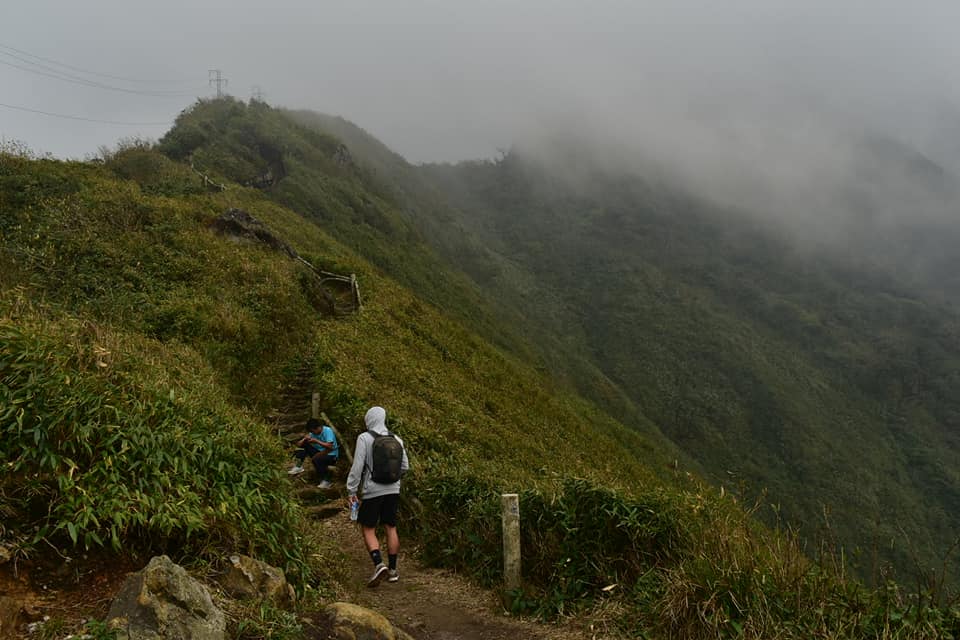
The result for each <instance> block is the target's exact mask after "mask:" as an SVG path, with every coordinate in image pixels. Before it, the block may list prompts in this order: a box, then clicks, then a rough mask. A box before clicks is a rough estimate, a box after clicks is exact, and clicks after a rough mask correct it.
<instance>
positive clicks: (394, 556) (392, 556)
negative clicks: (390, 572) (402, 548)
mask: <svg viewBox="0 0 960 640" xmlns="http://www.w3.org/2000/svg"><path fill="white" fill-rule="evenodd" d="M387 557H388V558H389V559H390V568H391V569H396V568H397V554H395V553H390V554H387Z"/></svg>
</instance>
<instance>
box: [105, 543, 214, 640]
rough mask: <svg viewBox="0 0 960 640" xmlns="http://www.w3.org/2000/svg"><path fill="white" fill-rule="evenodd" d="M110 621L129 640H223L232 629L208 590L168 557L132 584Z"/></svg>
mask: <svg viewBox="0 0 960 640" xmlns="http://www.w3.org/2000/svg"><path fill="white" fill-rule="evenodd" d="M109 618H110V619H111V624H112V626H115V627H116V628H117V629H119V630H120V632H121V633H120V636H121V637H124V636H125V637H126V638H127V639H128V640H161V639H162V640H224V638H225V634H226V626H227V623H226V617H225V616H224V614H223V612H222V611H220V609H218V608H217V607H216V606H215V605H214V604H213V600H212V599H211V598H210V593H209V592H208V591H207V588H206V587H204V586H203V585H202V584H201V583H200V582H198V581H197V580H194V579H193V578H191V577H190V575H189V574H188V573H187V571H186V570H185V569H184V568H183V567H181V566H179V565H177V564H174V563H173V562H172V561H171V560H170V558H168V557H167V556H157V557H155V558H153V559H152V560H150V563H149V564H148V565H147V566H146V567H145V568H144V569H143V570H142V571H138V572H137V573H134V574H132V575H130V576H129V577H128V578H127V580H126V581H125V582H124V583H123V586H122V587H121V588H120V592H119V593H118V594H117V597H116V598H115V599H114V601H113V604H112V605H111V607H110V613H109Z"/></svg>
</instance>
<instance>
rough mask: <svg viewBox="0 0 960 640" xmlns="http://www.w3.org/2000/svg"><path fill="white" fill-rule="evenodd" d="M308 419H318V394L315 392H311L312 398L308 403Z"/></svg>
mask: <svg viewBox="0 0 960 640" xmlns="http://www.w3.org/2000/svg"><path fill="white" fill-rule="evenodd" d="M310 417H311V418H319V417H320V393H319V392H317V391H314V392H313V398H312V399H311V402H310Z"/></svg>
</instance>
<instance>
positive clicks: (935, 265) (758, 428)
mask: <svg viewBox="0 0 960 640" xmlns="http://www.w3.org/2000/svg"><path fill="white" fill-rule="evenodd" d="M292 115H293V116H294V117H295V118H296V120H297V121H298V122H301V123H303V124H305V125H308V126H312V127H314V128H316V129H317V130H320V131H324V132H328V133H331V134H334V135H337V136H340V137H341V138H342V139H344V140H345V141H346V143H347V145H348V146H349V147H350V148H351V150H352V151H353V155H354V158H355V159H357V161H358V162H359V163H361V164H363V165H365V166H367V167H370V168H371V169H372V170H374V171H375V172H376V175H377V176H378V177H380V178H381V180H383V182H385V183H386V184H389V185H390V187H391V190H392V192H393V194H394V197H395V198H396V199H397V200H398V202H400V203H401V205H402V206H403V207H404V210H405V211H406V212H407V214H408V216H409V218H410V220H411V221H412V222H413V224H415V225H416V226H417V228H418V229H420V230H421V233H422V235H423V237H425V238H428V239H429V242H430V244H431V246H432V247H433V248H434V250H435V251H437V252H438V253H439V254H440V255H442V256H444V258H445V259H446V260H447V261H448V262H449V263H450V264H452V265H454V266H455V267H457V268H459V269H461V270H463V271H464V272H466V273H467V274H469V275H470V277H471V278H472V279H473V281H474V282H475V283H476V284H477V286H479V287H480V288H481V289H482V290H483V291H484V292H486V293H487V294H488V295H489V296H491V297H492V298H494V299H495V300H496V301H497V305H498V306H497V308H496V310H495V313H496V314H497V317H498V318H500V319H503V320H504V321H506V323H508V324H509V326H511V327H513V328H514V329H515V330H517V331H519V332H520V333H522V334H523V335H524V336H526V337H527V339H528V341H529V343H530V344H532V345H533V347H532V351H533V352H534V353H536V357H537V359H539V360H541V361H542V362H544V364H545V366H546V367H547V368H548V369H549V370H550V371H551V372H552V373H553V375H554V376H555V377H556V378H558V379H560V380H564V381H566V383H568V384H570V385H571V386H573V387H575V388H576V389H577V390H578V391H579V392H580V393H582V394H583V395H584V396H586V397H588V398H590V399H592V400H593V401H595V402H597V403H598V404H600V406H603V407H605V408H606V409H607V410H608V411H610V412H611V413H612V414H613V415H615V416H617V417H618V418H620V419H621V420H623V421H624V422H625V423H626V424H628V425H639V424H649V423H650V422H652V423H654V424H656V425H658V427H659V428H660V429H661V430H662V431H663V432H664V433H665V434H666V435H667V436H668V437H669V438H670V439H671V440H672V441H673V442H674V443H676V444H677V445H678V446H679V447H680V448H681V449H683V450H684V451H685V452H686V453H688V454H689V455H690V456H691V457H692V458H693V459H694V460H695V461H696V462H697V463H698V464H699V465H702V468H703V469H704V470H705V471H706V473H707V474H708V476H709V477H710V478H711V479H712V480H713V482H716V483H718V484H722V485H725V486H727V487H728V488H733V489H735V490H737V491H743V492H745V494H746V495H757V494H758V493H759V492H760V491H761V490H766V491H767V492H768V493H767V498H766V500H765V502H769V503H773V504H775V505H776V509H775V510H769V509H765V510H763V511H762V512H761V514H762V515H763V516H764V517H765V518H766V519H768V520H769V521H773V519H775V518H776V519H782V520H783V521H785V522H789V523H791V524H792V525H794V526H798V527H799V528H800V530H801V531H802V532H803V534H804V535H805V536H807V537H808V539H810V540H811V541H814V540H818V539H821V538H826V539H828V540H832V541H834V542H837V543H840V544H843V545H844V546H845V547H846V550H847V553H848V554H849V555H848V558H849V559H850V561H851V563H852V564H854V565H855V566H857V567H858V569H859V571H860V573H861V574H862V575H864V576H866V577H876V576H878V575H880V573H879V572H880V571H881V569H882V567H883V566H884V565H885V563H887V562H892V563H893V565H894V567H895V568H896V570H897V573H898V574H899V575H900V576H908V575H912V574H913V573H915V571H916V570H917V568H918V567H919V568H933V567H936V568H944V565H943V563H942V560H943V558H944V555H945V554H946V553H947V551H948V550H949V549H950V548H951V545H952V544H953V542H954V541H955V540H956V539H957V536H958V532H960V463H958V460H960V375H958V371H960V314H958V313H957V307H956V304H955V302H954V301H956V300H957V299H960V292H955V291H954V290H953V289H950V287H951V286H953V285H952V284H951V283H954V282H955V280H956V279H955V278H953V276H950V277H947V275H948V274H949V273H950V272H951V266H950V265H954V266H956V265H957V264H960V252H958V251H957V249H956V247H957V246H958V238H960V228H958V227H960V225H953V226H952V227H946V228H945V227H944V226H943V225H934V224H930V225H927V226H923V224H922V223H920V222H917V223H916V224H914V226H913V227H909V226H908V225H906V224H905V225H904V227H903V228H897V229H893V230H892V231H891V230H888V229H885V228H884V227H883V226H882V222H881V221H879V220H877V221H876V222H873V221H872V219H871V217H870V213H869V211H866V212H861V216H862V220H861V221H860V222H859V223H858V225H859V226H858V231H857V233H858V234H859V235H858V237H857V238H856V239H851V240H850V242H848V243H847V244H845V245H844V246H849V247H853V246H856V247H857V250H856V251H855V252H853V253H842V252H838V251H832V250H829V249H827V248H822V249H816V248H814V247H811V246H804V245H802V244H798V243H795V242H793V241H792V240H791V239H790V237H789V234H788V233H786V232H785V231H784V230H783V229H781V228H778V227H777V226H776V225H774V224H767V223H764V222H763V221H762V220H758V219H757V217H756V216H753V215H748V214H746V213H743V212H738V211H731V210H726V209H721V208H719V207H717V206H716V205H712V204H710V202H709V200H708V198H701V197H698V196H697V195H696V194H691V193H689V192H688V191H685V190H684V189H680V188H674V187H671V186H669V183H664V182H663V181H662V180H658V181H646V180H644V179H643V177H639V176H636V175H631V174H630V173H629V172H627V171H623V172H622V173H620V174H618V173H617V172H616V171H614V170H611V169H610V168H609V161H604V162H600V161H599V160H600V155H599V154H594V155H593V156H591V151H590V150H589V149H588V148H587V149H585V148H583V147H582V146H576V145H568V146H566V147H564V146H563V145H562V144H561V145H558V146H557V147H556V148H555V149H554V151H555V155H553V156H550V157H544V156H543V155H542V154H541V155H535V154H532V153H525V152H523V150H522V149H521V150H515V151H512V152H510V153H508V154H507V155H505V156H504V157H503V158H501V159H500V160H498V161H495V162H490V161H482V162H464V163H461V164H457V165H427V166H420V167H414V166H412V165H409V164H407V163H406V162H405V161H404V160H403V159H402V158H401V157H400V156H398V155H396V154H395V153H393V152H391V151H389V150H388V149H387V148H386V147H384V146H383V145H382V144H380V143H379V142H378V141H376V140H375V139H373V138H372V137H371V136H369V135H368V134H367V133H366V132H364V131H363V130H361V129H359V128H357V127H355V126H354V125H352V124H350V123H349V122H347V121H345V120H343V119H341V118H333V117H329V116H324V115H321V114H314V113H310V112H297V113H294V114H292ZM866 148H867V150H868V151H870V152H871V153H873V154H874V155H871V156H870V157H869V158H868V161H869V162H871V163H874V165H876V166H879V165H884V166H885V165H890V166H893V167H900V166H903V167H907V168H909V169H911V171H910V172H909V174H908V176H907V177H908V178H910V179H914V180H916V181H921V183H922V184H921V185H920V186H922V187H923V188H924V190H925V191H929V189H928V188H927V187H928V186H929V185H928V184H927V183H928V182H929V181H927V180H926V179H925V178H924V175H925V174H924V175H916V171H915V170H913V167H915V166H916V165H917V162H915V161H914V160H913V158H914V155H915V154H914V155H909V154H908V152H909V150H904V148H903V147H902V146H898V145H892V144H886V145H867V147H866ZM877 153H884V154H887V155H886V156H885V157H883V158H877V157H875V154H877ZM897 154H900V155H897ZM889 156H892V157H889ZM593 161H596V162H595V163H594V164H591V162H593ZM928 164H929V163H928ZM601 166H606V167H607V168H606V169H601V168H600V167H601ZM923 166H924V167H925V166H927V165H926V164H925V165H923ZM927 173H929V172H927ZM937 175H938V176H940V173H939V172H938V173H937ZM942 182H943V178H942V176H940V178H939V179H938V185H940V187H939V188H941V189H943V190H944V191H945V192H948V191H949V190H948V189H946V187H943V185H942ZM915 186H916V185H915ZM706 195H707V196H709V194H706ZM878 217H879V216H878ZM905 238H909V239H910V240H909V241H906V242H905V241H904V239H905ZM871 243H872V244H871ZM862 256H870V257H869V258H867V259H865V258H863V257H862ZM946 575H947V576H948V577H949V578H950V579H952V581H953V582H954V583H958V582H960V565H958V564H957V562H956V558H954V559H953V560H951V561H949V562H948V564H947V565H946Z"/></svg>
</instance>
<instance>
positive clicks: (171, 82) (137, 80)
mask: <svg viewBox="0 0 960 640" xmlns="http://www.w3.org/2000/svg"><path fill="white" fill-rule="evenodd" d="M0 49H8V50H10V51H16V52H17V53H19V54H21V55H25V56H28V57H30V58H35V59H37V60H42V61H43V62H49V63H50V64H55V65H57V66H58V67H63V68H65V69H70V70H72V71H78V72H80V73H87V74H90V75H93V76H100V77H101V78H110V79H111V80H120V81H122V82H137V83H149V84H186V83H187V82H191V83H192V82H194V81H193V80H144V79H142V78H126V77H123V76H115V75H111V74H109V73H100V72H98V71H90V70H89V69H81V68H80V67H74V66H72V65H69V64H66V63H64V62H57V61H56V60H52V59H50V58H44V57H43V56H38V55H35V54H33V53H30V52H28V51H24V50H23V49H17V48H16V47H11V46H10V45H6V44H3V43H0ZM7 55H11V54H7ZM30 64H36V63H35V62H31V63H30Z"/></svg>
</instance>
